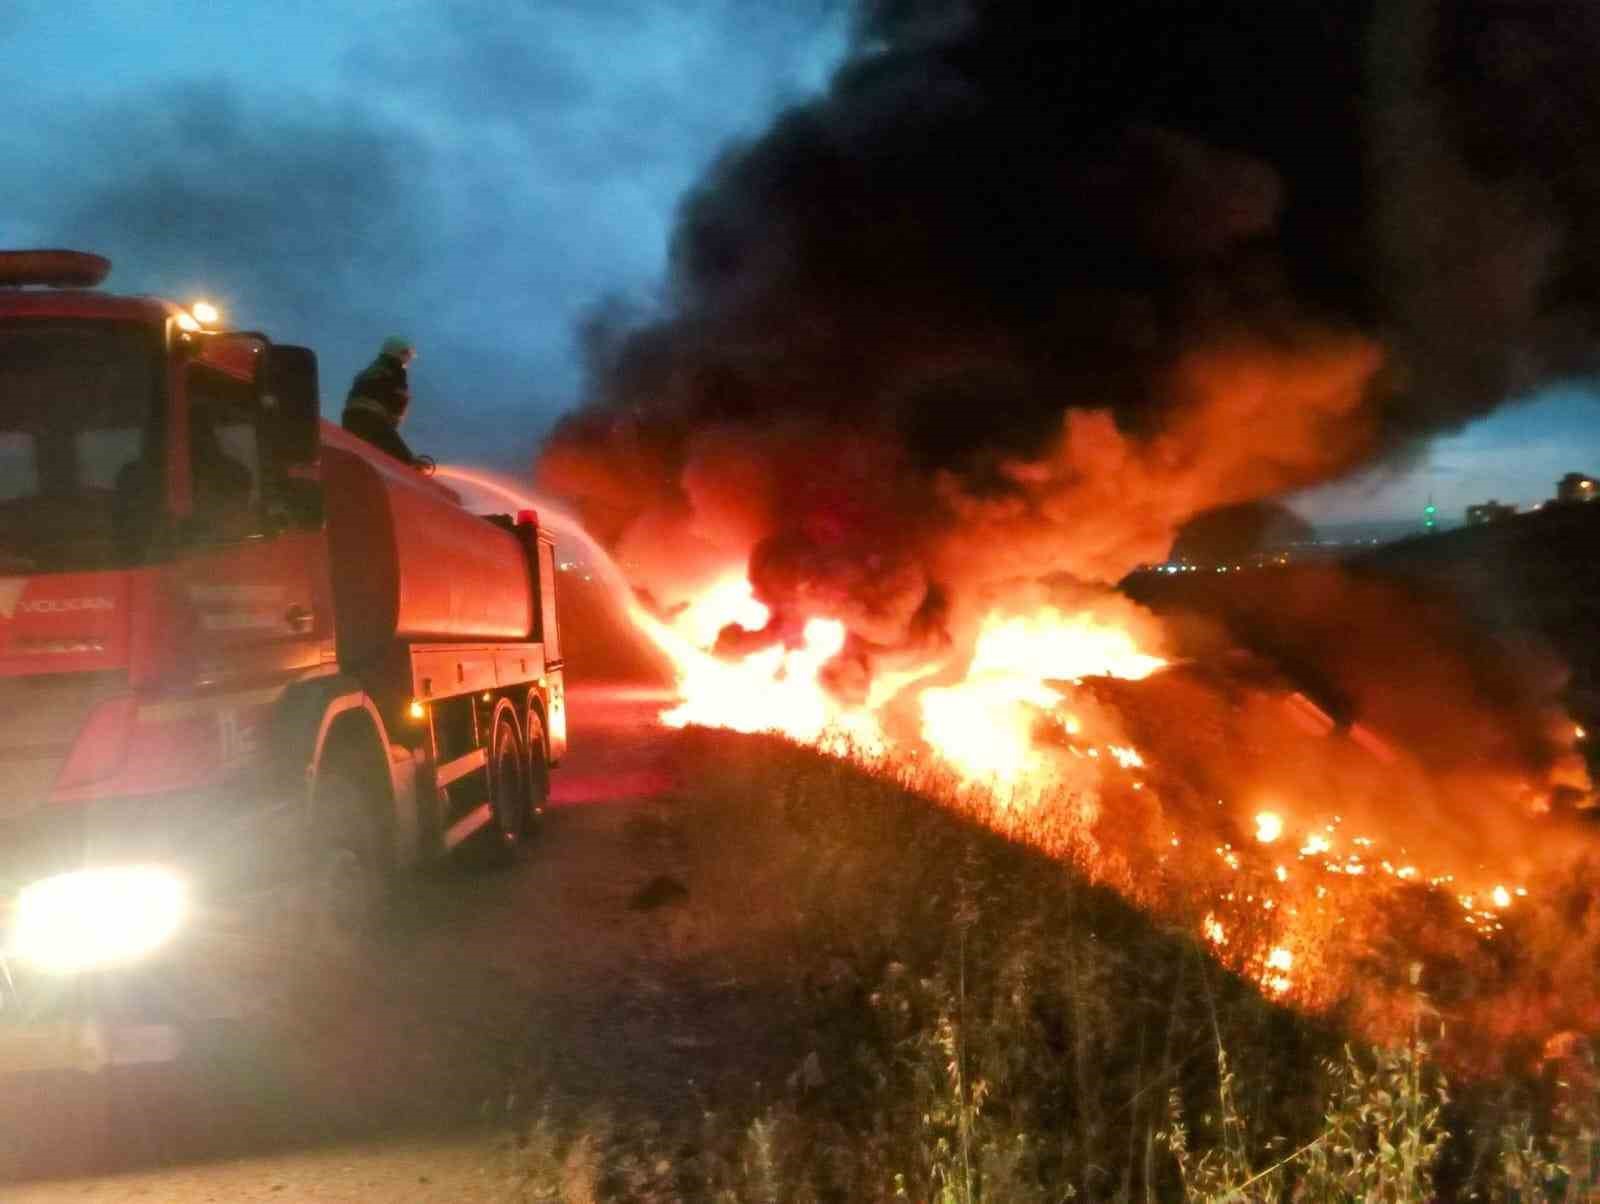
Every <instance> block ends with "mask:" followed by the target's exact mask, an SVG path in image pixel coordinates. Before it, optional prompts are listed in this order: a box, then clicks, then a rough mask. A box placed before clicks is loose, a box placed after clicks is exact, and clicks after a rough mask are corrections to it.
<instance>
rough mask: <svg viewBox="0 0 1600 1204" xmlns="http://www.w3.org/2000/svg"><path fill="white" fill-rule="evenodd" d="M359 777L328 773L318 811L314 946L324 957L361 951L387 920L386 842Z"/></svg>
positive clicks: (337, 770)
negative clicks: (384, 843) (381, 921)
mask: <svg viewBox="0 0 1600 1204" xmlns="http://www.w3.org/2000/svg"><path fill="white" fill-rule="evenodd" d="M370 804H371V800H370V799H368V797H367V792H366V790H365V789H364V788H363V786H362V782H361V778H360V776H359V775H358V774H355V773H352V772H351V771H350V770H348V769H346V768H344V767H342V766H338V765H335V766H331V767H329V768H327V769H325V770H324V771H323V772H322V773H321V774H320V775H319V778H318V781H317V793H316V802H315V806H314V809H313V812H312V814H313V817H314V819H313V823H314V827H313V830H312V853H311V882H310V913H311V914H310V924H311V932H310V934H309V939H310V945H311V948H312V949H313V950H315V951H316V952H318V953H322V954H333V955H344V954H351V953H354V952H356V951H357V950H358V949H359V947H360V946H361V945H363V944H364V943H365V942H366V941H367V940H368V938H370V937H371V936H372V934H373V932H374V931H375V930H376V929H377V926H378V922H379V920H380V919H381V918H382V916H383V911H384V905H385V903H386V902H387V899H388V886H389V876H388V873H387V871H386V866H385V861H384V858H383V855H382V850H383V839H382V832H381V831H380V829H379V826H378V822H377V817H376V815H375V814H374V813H373V809H372V806H371V805H370Z"/></svg>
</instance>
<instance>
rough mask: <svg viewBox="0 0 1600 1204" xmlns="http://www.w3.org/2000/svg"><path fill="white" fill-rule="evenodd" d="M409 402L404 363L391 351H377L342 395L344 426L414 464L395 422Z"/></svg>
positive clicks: (380, 447)
mask: <svg viewBox="0 0 1600 1204" xmlns="http://www.w3.org/2000/svg"><path fill="white" fill-rule="evenodd" d="M410 404H411V385H410V382H409V381H408V380H407V378H406V366H405V364H404V363H402V362H401V361H400V360H398V359H396V358H395V357H394V356H392V355H380V356H379V357H378V358H377V359H375V360H373V361H372V363H370V364H368V365H367V366H366V367H365V368H363V369H362V370H361V373H360V375H358V376H357V377H356V379H355V383H354V384H352V385H351V386H350V395H349V397H347V398H346V399H345V403H344V417H343V419H342V422H343V425H344V429H345V430H347V431H349V432H350V433H351V434H352V435H356V436H359V437H360V438H362V439H365V440H366V441H367V442H368V443H370V444H372V445H373V446H374V447H376V448H377V449H378V450H379V451H384V452H388V453H389V455H391V456H393V457H394V458H395V459H396V460H399V461H400V462H401V463H402V464H409V465H411V466H412V467H416V465H417V462H418V461H417V457H416V456H415V455H414V454H413V453H412V451H411V449H410V448H409V447H407V446H406V441H405V440H404V439H402V438H401V437H400V431H399V429H398V426H397V424H398V423H399V420H400V416H401V415H402V414H404V413H405V412H406V407H407V406H408V405H410Z"/></svg>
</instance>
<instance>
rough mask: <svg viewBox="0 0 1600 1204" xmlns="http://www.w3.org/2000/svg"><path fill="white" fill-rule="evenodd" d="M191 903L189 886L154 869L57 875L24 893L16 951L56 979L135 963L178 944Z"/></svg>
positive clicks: (18, 914) (19, 904)
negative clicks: (174, 939) (177, 935)
mask: <svg viewBox="0 0 1600 1204" xmlns="http://www.w3.org/2000/svg"><path fill="white" fill-rule="evenodd" d="M187 904H188V892H187V890H186V889H185V888H184V884H183V882H182V881H180V880H179V879H178V878H177V877H175V876H174V875H173V874H171V873H169V872H168V871H166V870H164V869H160V868H158V867H155V866H129V867H123V868H116V869H94V870H79V871H77V872H74V873H70V874H59V875H57V876H56V877H54V878H45V879H42V880H41V881H39V882H35V883H33V884H32V885H30V886H26V887H24V888H23V890H22V893H21V894H20V895H19V896H18V898H17V906H16V912H15V915H14V918H13V929H12V934H11V942H10V943H11V948H12V951H13V952H14V953H15V955H16V956H17V958H18V960H20V961H24V962H27V963H28V964H30V965H32V966H35V967H37V968H39V969H41V970H46V971H50V972H53V973H58V974H70V973H73V972H75V971H79V970H90V969H94V968H96V967H99V966H108V965H116V964H119V963H125V962H131V961H135V960H137V959H138V958H140V957H143V956H144V955H145V954H147V953H151V952H153V951H154V950H156V949H158V948H160V947H161V946H162V945H164V944H166V943H167V941H169V940H170V939H172V935H173V933H175V932H176V931H177V930H178V927H179V925H180V924H182V922H183V917H184V913H185V911H186V910H187Z"/></svg>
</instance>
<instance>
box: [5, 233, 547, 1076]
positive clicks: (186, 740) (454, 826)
mask: <svg viewBox="0 0 1600 1204" xmlns="http://www.w3.org/2000/svg"><path fill="white" fill-rule="evenodd" d="M109 266H110V265H109V263H107V262H106V261H105V260H103V259H101V258H99V257H97V256H92V255H85V254H81V253H76V252H0V1027H3V1025H4V1023H5V1022H6V1021H8V1020H10V1021H15V1020H17V1019H18V1018H19V1017H21V1016H25V1015H27V1013H28V1011H29V1008H30V999H36V998H39V997H40V992H38V991H31V992H30V989H29V988H30V984H35V985H36V984H38V983H40V982H45V981H53V982H54V983H55V985H56V986H57V987H58V986H59V983H60V980H61V979H62V978H72V977H76V976H85V975H93V974H99V973H102V972H108V971H114V970H115V969H117V968H118V967H122V966H126V965H129V964H132V963H136V962H144V961H147V960H149V959H151V958H159V957H162V956H167V955H168V954H169V953H170V952H171V951H173V950H177V949H181V948H182V947H183V946H184V945H185V943H186V941H189V940H190V939H191V938H193V937H195V936H196V933H195V931H194V930H195V929H196V928H197V926H198V920H197V917H199V916H201V915H203V914H205V912H206V911H207V909H208V908H209V907H210V906H211V905H212V904H213V903H214V901H216V900H219V899H222V898H224V897H227V898H233V899H238V898H248V897H250V895H251V892H253V891H257V890H262V891H265V890H268V889H269V888H271V887H273V886H274V884H281V883H283V882H285V881H291V882H295V883H299V884H300V887H301V897H303V898H304V899H305V900H306V901H307V904H306V909H305V910H306V917H307V923H308V925H310V926H312V928H313V929H315V931H314V932H312V933H311V934H310V937H311V938H314V937H315V935H316V932H335V933H342V934H349V933H359V932H360V931H362V930H363V929H364V926H365V925H366V924H367V923H368V921H369V920H370V918H371V917H372V916H373V915H374V913H375V912H376V910H377V908H378V905H379V903H380V901H381V900H382V899H383V897H384V896H385V894H386V893H387V892H388V890H389V889H390V887H391V884H392V883H394V881H395V880H396V875H397V874H398V872H399V871H401V870H403V869H404V868H406V867H408V866H412V865H415V864H417V863H419V862H423V861H426V860H428V859H430V858H435V857H439V856H441V855H443V854H445V853H446V852H448V851H450V850H452V849H455V848H457V847H461V846H471V847H472V848H473V849H475V850H477V851H478V852H480V853H481V854H482V855H484V856H485V857H487V858H488V859H490V860H504V859H506V858H507V857H509V856H510V855H512V854H513V853H514V852H515V851H516V849H517V848H518V847H519V846H521V845H522V844H523V843H524V842H525V841H526V839H527V838H528V836H529V834H530V832H531V830H532V827H533V825H534V823H535V821H536V820H537V817H538V816H539V815H540V813H541V812H542V809H543V807H544V803H545V799H546V795H547V790H548V783H549V770H550V769H551V767H553V766H554V765H556V764H557V763H558V762H559V760H560V757H561V754H562V752H563V750H564V747H565V743H566V716H565V704H564V698H563V684H562V658H561V648H560V637H559V630H558V627H557V615H556V596H555V572H554V570H555V561H554V555H553V543H552V541H551V539H550V537H549V536H548V534H547V533H546V532H545V531H544V530H542V529H541V528H540V527H539V525H538V521H537V516H536V515H534V514H532V513H531V512H524V513H523V514H521V515H518V516H516V517H515V518H512V517H509V516H491V517H490V518H489V519H488V520H487V521H486V519H485V517H483V516H478V515H475V514H472V513H469V512H468V511H467V510H465V509H464V508H463V507H462V506H461V505H460V502H459V499H458V498H457V496H456V495H455V494H454V493H452V492H451V491H450V490H448V489H446V488H444V487H443V486H441V485H438V484H436V483H435V482H433V481H432V480H430V479H428V478H426V477H424V476H422V475H420V474H419V473H417V472H416V471H415V470H413V469H411V468H409V467H407V466H405V465H402V464H400V463H398V462H397V461H394V460H392V459H390V458H389V457H388V456H386V455H384V454H383V453H381V452H379V451H377V450H376V449H374V448H372V447H370V446H368V445H366V444H364V443H361V442H360V441H358V440H356V439H354V438H353V437H351V436H349V435H347V434H346V433H345V432H344V431H342V430H340V429H339V428H337V427H335V426H333V425H331V424H329V423H327V422H324V421H322V420H321V418H320V416H319V413H318V396H317V367H316V358H315V356H314V354H313V353H312V352H311V351H309V350H308V349H306V348H302V347H294V346H285V345H278V344H274V343H273V342H272V341H271V340H270V339H268V338H267V337H266V336H264V335H261V334H257V333H253V332H248V331H230V330H224V329H222V328H220V326H219V325H218V323H217V315H216V314H215V312H214V311H211V310H210V309H209V307H205V306H201V305H196V306H194V307H192V308H185V307H183V306H180V305H178V304H175V303H173V302H170V301H166V300H161V299H156V298H150V297H128V296H114V295H111V294H109V293H105V292H102V291H99V290H98V289H97V288H96V287H95V286H96V285H98V284H99V283H100V282H101V280H102V279H103V278H104V276H105V275H106V273H107V272H108V270H109ZM59 993H60V992H59V991H58V990H54V989H52V990H51V991H48V992H44V994H50V995H57V994H59ZM0 1045H3V1041H0ZM0 1069H3V1065H0Z"/></svg>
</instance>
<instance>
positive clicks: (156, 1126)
mask: <svg viewBox="0 0 1600 1204" xmlns="http://www.w3.org/2000/svg"><path fill="white" fill-rule="evenodd" d="M571 698H572V706H571V710H572V715H573V721H574V732H573V752H572V754H571V756H570V758H569V760H568V762H567V764H566V765H564V766H563V767H562V768H561V769H560V770H559V771H558V772H557V774H556V775H555V778H556V781H555V786H554V795H553V799H552V802H553V804H554V805H553V806H552V808H551V812H550V815H549V819H548V822H547V824H546V826H545V830H544V832H543V834H542V838H541V841H540V843H539V845H538V847H537V848H536V849H535V850H533V852H532V854H531V855H530V856H529V857H528V858H527V859H526V860H525V861H524V862H523V863H522V864H521V865H519V866H518V867H516V868H515V869H513V870H511V871H509V872H504V873H498V874H490V875H487V876H476V877H474V876H469V875H467V874H464V873H461V872H447V873H441V874H436V875H433V876H430V877H427V878H423V879H422V880H420V881H418V882H417V883H415V885H414V888H413V892H412V893H411V894H410V900H409V902H408V903H407V904H406V905H405V906H404V907H402V909H401V914H400V916H399V917H398V918H397V920H396V922H395V924H394V926H393V930H392V931H390V932H387V933H386V934H385V935H384V936H383V937H382V938H381V940H380V941H379V942H378V944H377V946H376V947H375V948H373V949H372V950H371V951H370V955H368V956H361V957H359V958H356V959H353V960H350V961H347V962H343V963H339V964H336V965H331V964H322V965H319V966H316V967H311V968H310V972H309V973H304V972H301V973H295V974H290V975H285V976H283V977H284V979H285V980H287V979H293V980H295V981H296V982H297V983H298V984H299V985H298V986H297V988H296V994H295V996H294V998H293V999H287V998H285V999H278V998H272V997H271V996H272V993H273V992H274V991H276V990H277V989H278V985H277V977H276V976H273V977H269V978H268V979H267V980H265V981H264V983H263V984H262V985H261V987H260V989H261V990H262V992H263V993H264V996H265V997H264V998H263V999H262V1000H260V1001H259V1002H260V1009H259V1010H260V1011H261V1013H262V1015H263V1017H264V1020H262V1021H260V1022H256V1023H252V1024H244V1025H238V1026H234V1027H231V1028H229V1029H226V1030H224V1031H223V1032H222V1033H221V1034H220V1035H218V1034H213V1035H211V1036H209V1037H208V1038H207V1039H206V1040H205V1041H204V1042H201V1043H199V1044H198V1046H197V1047H195V1048H192V1049H191V1050H190V1053H189V1056H188V1057H187V1058H186V1059H185V1060H184V1061H183V1062H182V1063H181V1064H180V1065H179V1066H178V1067H171V1066H167V1067H119V1068H115V1069H112V1070H109V1071H103V1072H101V1073H100V1074H98V1075H95V1076H92V1077H90V1076H82V1075H69V1074H51V1075H36V1076H12V1077H11V1078H9V1079H6V1080H0V1159H3V1163H0V1165H3V1170H4V1172H5V1179H6V1181H5V1182H3V1183H0V1200H3V1201H6V1202H7V1204H10V1202H13V1201H43V1200H58V1199H71V1200H86V1201H110V1200H125V1199H149V1200H165V1201H174V1202H178V1204H183V1202H186V1201H199V1200H256V1199H263V1200H267V1199H270V1200H280V1201H281V1200H385V1201H387V1200H396V1201H398V1200H417V1201H424V1200H476V1199H485V1200H488V1199H496V1200H497V1199H515V1198H517V1197H518V1191H517V1185H518V1182H519V1178H520V1176H521V1171H520V1169H519V1168H520V1167H521V1166H522V1165H523V1156H522V1154H521V1153H520V1151H519V1148H518V1140H519V1139H518V1136H517V1135H518V1134H520V1133H525V1132H526V1130H527V1127H528V1123H529V1121H530V1118H531V1117H532V1116H533V1114H534V1113H535V1111H536V1109H537V1108H538V1107H540V1106H541V1100H547V1099H549V1098H552V1097H553V1096H558V1095H559V1096H563V1097H565V1098H568V1099H572V1098H578V1099H580V1100H586V1099H587V1100H589V1102H592V1103H594V1104H596V1105H604V1104H606V1103H608V1102H610V1103H616V1102H619V1101H615V1100H608V1097H607V1096H606V1094H605V1093H606V1092H609V1093H611V1094H612V1095H615V1094H616V1092H617V1091H618V1089H619V1087H620V1089H621V1091H622V1093H623V1095H624V1096H625V1097H626V1099H627V1100H632V1101H637V1100H639V1099H647V1098H656V1099H659V1100H669V1101H670V1100H671V1099H672V1098H673V1097H674V1095H676V1096H678V1097H680V1098H682V1099H684V1100H688V1099H689V1098H690V1097H691V1095H692V1094H693V1092H694V1090H695V1088H694V1086H693V1085H692V1082H691V1081H692V1080H693V1078H694V1076H695V1075H696V1073H697V1068H698V1067H700V1066H702V1065H703V1064H704V1061H705V1051H706V1050H707V1049H709V1048H711V1047H713V1046H715V1047H716V1048H717V1049H719V1050H722V1051H728V1050H729V1049H730V1048H731V1049H733V1050H734V1051H735V1055H736V1052H737V1047H738V1044H739V1043H738V1042H737V1041H734V1042H733V1043H732V1045H731V1046H730V1043H729V1041H728V1034H729V1033H730V1032H734V1031H737V1030H738V1028H739V1025H740V1023H741V1016H742V1015H744V1014H745V1013H747V1012H751V1011H752V1010H754V1011H759V1004H758V1003H757V1002H755V1001H753V1000H752V999H751V997H750V988H749V986H748V984H747V983H744V982H742V981H741V979H740V977H739V975H738V973H737V972H736V971H730V970H729V969H728V968H727V967H725V966H719V964H718V958H717V956H716V954H717V950H716V948H715V945H716V941H715V939H714V938H712V939H708V938H707V934H706V933H705V931H704V930H703V928H702V929H695V930H693V931H691V928H693V927H694V925H693V921H691V920H689V919H687V918H686V917H687V916H688V914H689V912H688V909H685V908H682V907H675V906H674V903H675V902H676V896H677V894H678V884H679V877H678V875H679V874H681V873H682V870H681V867H680V864H679V862H680V860H681V857H680V851H679V850H678V849H677V847H676V844H675V841H674V839H673V835H672V828H671V825H670V824H668V823H665V822H663V821H662V818H661V814H660V813H661V811H662V809H663V807H664V806H665V804H664V803H663V801H662V800H663V799H664V798H665V797H666V796H667V794H668V792H669V790H670V788H671V786H672V782H671V770H670V756H669V751H670V746H671V733H668V732H666V731H663V730H662V729H660V728H659V727H657V726H655V725H654V723H653V722H652V720H651V717H652V715H653V714H654V705H653V704H654V702H656V701H658V700H653V699H651V698H649V697H647V696H644V695H641V694H637V693H635V694H628V693H624V692H621V691H607V690H602V689H598V688H590V689H587V690H583V689H574V690H573V691H571ZM641 891H643V892H644V893H643V894H641ZM657 904H659V905H657ZM283 956H284V957H285V959H286V964H295V965H297V967H298V969H300V970H302V971H303V970H305V969H306V968H305V967H300V966H298V963H295V962H294V958H293V953H292V951H284V952H283ZM196 989H204V984H196ZM591 1089H592V1091H593V1097H592V1099H589V1097H588V1096H586V1094H585V1093H586V1092H589V1091H591ZM624 1102H625V1101H624Z"/></svg>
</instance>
